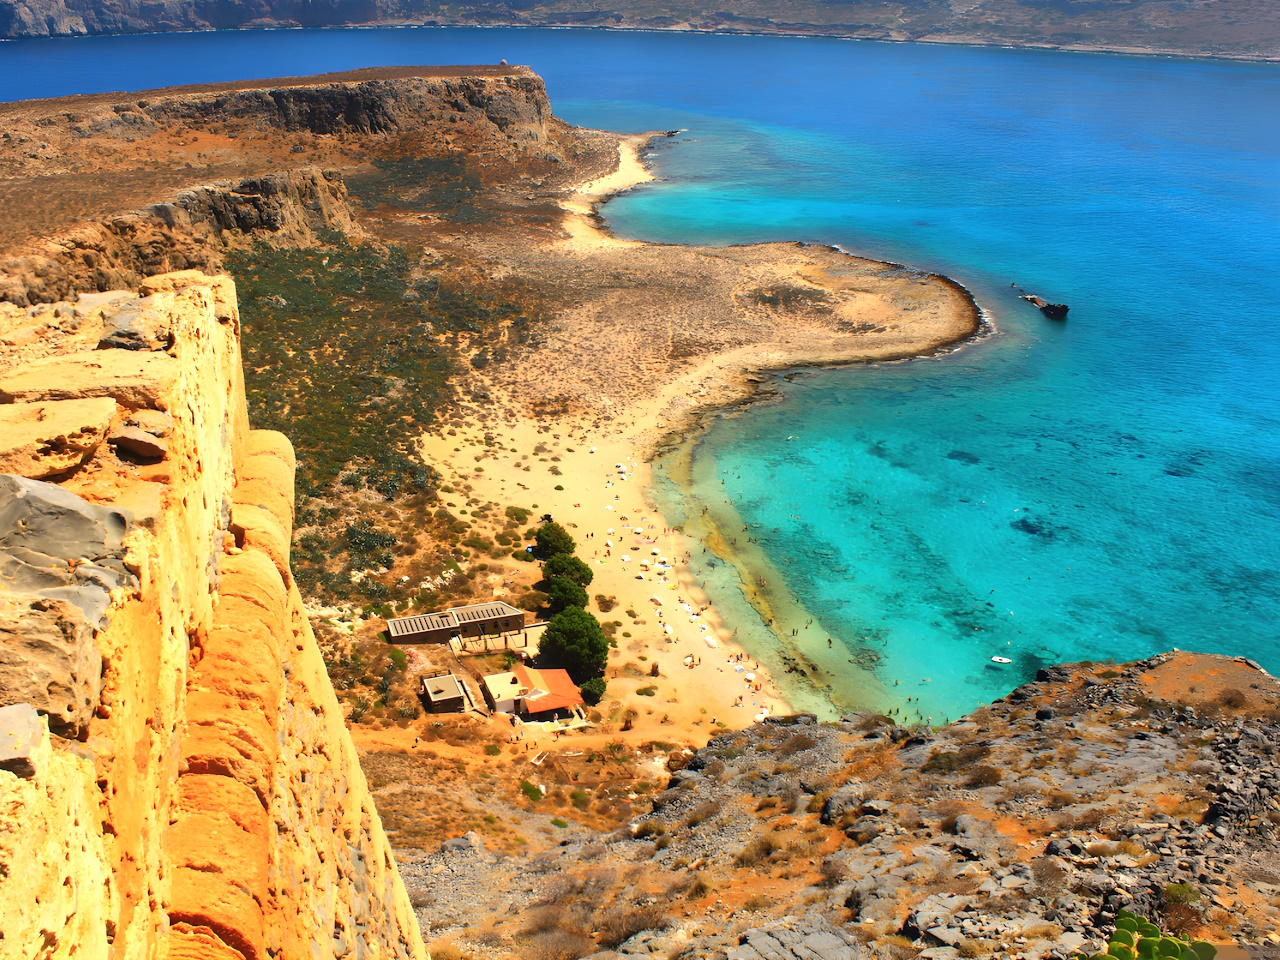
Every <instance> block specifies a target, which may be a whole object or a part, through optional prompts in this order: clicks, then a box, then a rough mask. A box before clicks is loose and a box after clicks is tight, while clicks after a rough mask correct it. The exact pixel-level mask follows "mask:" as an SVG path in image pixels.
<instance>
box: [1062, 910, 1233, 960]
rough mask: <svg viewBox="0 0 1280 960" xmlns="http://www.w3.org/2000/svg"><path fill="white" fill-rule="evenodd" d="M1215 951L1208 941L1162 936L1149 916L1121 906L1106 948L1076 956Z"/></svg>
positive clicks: (1134, 958)
mask: <svg viewBox="0 0 1280 960" xmlns="http://www.w3.org/2000/svg"><path fill="white" fill-rule="evenodd" d="M1217 955H1218V949H1217V947H1215V946H1214V945H1213V944H1211V943H1207V942H1205V941H1204V940H1186V939H1179V938H1177V937H1168V936H1165V935H1164V934H1162V933H1161V931H1160V928H1159V927H1157V926H1156V925H1155V924H1154V923H1152V922H1151V921H1150V920H1147V919H1144V918H1143V917H1138V916H1134V915H1133V914H1132V913H1129V912H1128V911H1127V910H1121V911H1120V913H1119V915H1118V916H1117V917H1116V932H1115V933H1114V934H1113V935H1112V937H1111V940H1110V942H1109V943H1108V944H1107V952H1106V953H1095V954H1079V955H1077V956H1076V958H1075V960H1213V958H1214V957H1216V956H1217Z"/></svg>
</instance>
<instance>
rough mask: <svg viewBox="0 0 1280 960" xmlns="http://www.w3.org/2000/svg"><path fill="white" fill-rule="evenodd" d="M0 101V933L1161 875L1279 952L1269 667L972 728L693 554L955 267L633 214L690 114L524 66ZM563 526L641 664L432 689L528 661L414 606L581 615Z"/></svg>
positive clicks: (566, 949) (68, 944)
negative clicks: (920, 706)
mask: <svg viewBox="0 0 1280 960" xmlns="http://www.w3.org/2000/svg"><path fill="white" fill-rule="evenodd" d="M0 115H3V118H4V123H3V129H4V131H5V133H4V135H3V137H2V138H0V176H2V177H3V179H2V180H0V224H2V225H3V226H2V227H0V230H2V231H3V233H0V424H3V430H0V473H2V474H3V476H2V477H0V483H2V484H3V485H4V486H3V487H2V488H0V604H2V605H3V608H2V609H0V702H2V703H3V704H4V706H3V708H0V709H3V714H2V717H3V720H2V721H0V722H2V726H0V765H2V767H3V769H0V851H2V853H0V864H3V865H4V867H5V869H4V870H2V871H0V892H3V893H4V894H5V896H4V897H3V898H0V931H3V937H4V939H3V940H0V943H3V944H4V946H3V951H2V952H3V955H4V956H6V957H7V956H9V955H13V956H20V957H24V958H25V957H46V956H48V957H52V956H70V955H71V954H72V953H79V952H82V951H87V952H88V953H89V954H91V955H93V956H99V955H101V956H107V955H113V956H115V955H120V956H126V957H135V956H136V957H140V956H148V957H149V956H153V955H154V956H159V955H166V954H170V953H172V952H173V951H177V953H178V954H179V955H190V956H201V957H204V956H219V957H227V958H231V957H234V956H240V957H244V958H250V960H252V958H257V957H264V956H271V957H276V958H293V957H303V956H320V957H329V956H334V957H343V956H347V955H349V954H351V953H354V954H356V955H357V956H360V955H372V956H384V955H386V956H390V955H391V954H395V955H396V956H398V957H416V956H421V955H423V945H422V944H423V941H422V939H420V937H419V934H418V930H419V929H420V928H421V929H424V930H425V931H426V932H427V937H426V939H427V940H428V941H430V942H431V949H432V954H433V955H434V956H436V957H437V958H439V957H449V956H453V957H460V956H464V955H465V956H474V957H495V958H497V957H508V956H516V957H534V958H537V957H548V958H551V957H575V958H576V957H583V956H588V955H596V956H599V957H601V958H602V960H603V958H604V957H609V956H613V955H616V954H618V953H621V954H623V955H659V956H668V957H681V956H687V957H703V956H706V957H726V956H731V957H735V958H740V960H755V958H757V957H771V958H773V957H776V958H783V960H786V958H789V957H804V958H809V957H814V956H822V957H861V956H884V957H895V958H896V957H913V956H923V957H927V958H939V960H951V958H953V957H961V956H965V957H971V956H983V955H991V956H1002V957H1014V956H1028V957H1032V956H1034V957H1039V956H1047V955H1054V956H1065V955H1066V954H1067V952H1068V951H1070V950H1073V949H1077V948H1083V947H1089V946H1098V945H1100V944H1101V942H1102V941H1103V939H1104V938H1105V935H1106V934H1107V933H1108V932H1109V925H1110V924H1111V923H1112V921H1113V919H1114V917H1115V915H1116V911H1117V910H1118V909H1119V908H1120V907H1122V906H1129V907H1131V908H1133V909H1135V910H1138V911H1141V912H1143V913H1145V914H1147V915H1150V916H1152V917H1154V918H1156V919H1158V920H1159V921H1160V922H1162V923H1163V924H1165V925H1166V927H1168V928H1170V929H1174V930H1176V931H1178V932H1186V933H1195V934H1199V935H1203V936H1207V937H1209V938H1211V939H1215V940H1218V941H1220V942H1225V941H1229V940H1238V941H1240V942H1244V943H1247V944H1249V945H1250V949H1252V950H1253V951H1254V952H1255V954H1257V955H1266V953H1265V952H1266V951H1268V950H1272V949H1273V945H1274V944H1276V943H1277V942H1278V941H1280V933H1277V932H1276V917H1277V915H1278V914H1280V902H1277V892H1278V891H1280V876H1278V875H1277V874H1276V871H1275V857H1274V850H1275V839H1276V831H1277V827H1278V826H1280V799H1278V798H1277V792H1278V789H1280V787H1278V784H1277V779H1276V772H1275V769H1276V768H1275V760H1276V750H1277V749H1280V728H1278V726H1277V722H1278V715H1277V709H1278V708H1280V691H1278V690H1277V686H1276V683H1275V680H1274V679H1273V678H1271V677H1269V676H1268V675H1266V674H1265V673H1264V672H1263V671H1261V670H1259V669H1258V668H1257V667H1256V666H1255V665H1253V664H1250V663H1248V662H1245V661H1236V660H1228V659H1223V658H1207V657H1202V658H1198V657H1194V656H1191V655H1185V654H1177V655H1171V656H1167V657H1160V658H1156V659H1154V660H1151V661H1147V662H1144V663H1142V664H1134V665H1111V664H1080V665H1073V666H1070V667H1063V668H1054V669H1051V670H1046V671H1045V672H1044V675H1043V676H1041V677H1040V678H1038V679H1037V681H1036V683H1035V684H1033V685H1030V686H1024V687H1021V688H1019V689H1018V690H1015V691H1013V693H1011V694H1010V695H1009V697H1008V698H1006V699H1005V700H1004V701H1002V702H1000V703H997V704H993V705H991V706H990V707H987V708H984V709H983V710H980V711H978V712H976V713H974V714H972V715H971V716H969V717H967V718H964V720H962V721H961V722H958V723H956V724H952V725H949V726H947V727H945V728H942V729H939V730H931V729H929V728H928V727H926V726H923V725H919V724H909V723H907V722H906V720H905V717H907V716H909V715H910V699H909V698H908V697H907V696H906V694H905V693H904V692H901V691H895V690H893V689H892V688H889V689H885V688H884V687H883V686H881V685H880V684H879V682H878V680H877V679H876V677H875V675H874V670H868V671H867V679H866V684H865V687H864V688H863V689H862V690H861V691H860V692H859V700H860V706H862V707H863V708H864V709H862V710H860V711H858V712H856V713H855V714H852V715H850V716H848V717H846V718H844V719H841V720H837V721H832V722H826V723H819V722H817V720H816V718H815V717H813V716H811V715H808V714H804V713H800V714H797V712H796V708H797V706H798V705H799V704H798V703H796V702H790V701H791V700H796V699H803V698H813V699H814V700H815V702H816V701H822V700H823V698H824V696H825V694H824V690H825V687H824V684H828V683H829V681H828V679H827V673H828V671H827V668H826V666H825V665H824V663H823V662H822V660H821V653H820V652H819V653H818V654H816V655H815V656H813V657H808V656H805V657H800V656H798V655H797V656H796V657H795V658H794V659H793V660H792V661H791V662H789V663H786V664H785V665H784V664H781V663H779V664H775V665H773V666H771V665H770V663H767V662H765V661H761V662H760V663H759V664H757V663H755V662H754V661H753V659H752V657H751V655H750V654H749V652H748V651H745V650H742V649H740V648H739V647H738V646H737V645H736V643H735V634H734V625H733V624H732V623H726V622H724V621H722V620H721V618H720V617H719V616H718V614H717V611H716V610H715V609H714V608H712V607H711V606H710V604H709V602H708V600H707V598H706V597H705V596H704V595H703V594H702V593H701V590H700V585H699V584H698V583H697V582H696V581H694V580H693V579H692V577H691V576H690V575H689V573H688V570H687V567H686V564H685V560H686V559H687V558H688V557H689V556H690V555H691V553H692V551H693V550H699V549H710V550H712V551H713V552H714V551H718V550H722V549H725V544H724V543H721V542H718V541H717V539H716V537H717V536H719V537H720V538H721V539H723V538H724V537H725V536H728V535H727V534H716V533H715V532H712V533H707V532H704V531H702V530H700V529H692V528H691V529H689V530H684V529H680V528H676V527H673V526H672V525H670V524H668V523H667V522H666V521H665V520H664V519H663V518H662V516H661V515H660V514H659V513H658V512H657V511H656V510H655V509H654V508H653V506H652V504H651V503H650V502H649V501H648V500H647V499H646V495H645V485H646V483H647V480H648V473H647V471H648V459H649V457H650V456H651V455H652V454H653V452H654V451H655V450H657V449H659V448H660V447H662V446H663V445H664V444H666V443H667V442H669V441H671V440H673V439H678V438H680V437H683V436H685V435H686V434H688V433H689V432H690V431H693V430H696V429H697V425H698V423H699V422H700V420H701V419H702V418H704V417H705V416H706V415H707V414H708V413H714V412H721V411H724V410H726V408H729V407H731V406H732V405H733V404H736V403H740V402H746V401H750V400H752V399H759V397H760V392H759V391H760V388H761V386H762V384H763V383H764V382H765V381H766V380H767V379H768V376H769V375H770V373H771V372H777V371H784V370H787V369H790V368H792V367H795V366H797V365H806V366H813V365H821V364H828V363H837V362H841V363H855V362H863V361H869V360H878V359H894V358H902V357H910V356H917V355H920V354H929V353H934V352H945V351H947V350H950V349H953V348H955V347H956V346H957V345H961V344H963V343H964V342H966V341H967V340H968V339H969V338H972V337H974V336H978V335H981V334H982V332H983V330H984V326H983V320H982V317H981V314H980V311H979V310H978V308H977V305H976V304H975V303H974V302H973V300H972V298H971V297H969V295H968V294H967V292H966V291H964V290H963V289H962V288H960V287H959V286H958V285H956V284H955V283H953V282H952V281H950V280H948V279H946V278H943V277H938V276H933V275H929V274H925V273H921V272H919V271H915V270H912V269H910V268H908V267H903V266H901V265H896V264H886V263H880V262H877V261H873V260H866V259H860V258H857V257H852V256H848V255H847V254H845V253H842V252H840V251H837V250H832V249H828V248H825V247H816V246H809V245H802V244H795V243H774V244H761V245H753V246H743V247H730V248H701V247H679V246H665V245H649V244H642V243H635V242H630V241H625V240H621V239H618V238H615V237H613V236H611V235H609V233H608V232H607V231H606V230H604V229H603V228H602V224H601V221H600V218H599V215H598V210H599V207H600V205H601V204H602V203H604V202H606V201H607V199H608V197H609V196H611V195H613V194H614V193H616V192H617V191H619V190H623V189H627V188H629V187H631V186H633V185H635V184H637V183H641V182H643V181H644V180H646V179H647V178H648V177H649V174H648V172H647V171H646V169H645V167H644V165H643V163H642V157H643V153H644V152H645V151H646V150H647V149H649V145H650V144H652V143H653V142H655V139H656V137H661V136H663V135H662V134H657V135H644V136H635V137H618V136H616V135H611V134H605V133H602V132H599V131H589V130H581V129H577V128H573V127H570V126H569V125H567V124H564V123H562V122H561V121H559V120H558V119H556V118H555V117H554V116H553V115H552V112H551V107H550V104H549V102H548V101H547V97H546V93H545V89H544V88H543V85H542V82H541V80H540V79H539V78H538V77H537V76H536V75H535V74H533V73H532V72H531V71H529V70H527V69H526V68H521V67H507V66H505V65H502V66H498V67H483V68H444V69H439V68H437V69H429V68H428V69H415V68H403V69H397V70H377V71H361V72H359V73H357V74H348V75H336V76H329V77H321V78H300V79H291V80H280V81H270V82H258V83H249V84H224V85H218V86H214V87H201V88H186V89H182V90H168V91H153V92H149V93H144V94H128V95H101V96H93V97H78V98H70V99H68V100H63V101H47V102H27V103H18V104H8V105H4V106H3V107H0ZM250 422H252V423H253V424H254V425H255V426H256V427H258V428H259V429H256V430H251V429H250V427H249V424H250ZM295 490H296V495H295ZM543 513H551V514H553V515H554V516H555V517H556V518H557V520H559V521H560V522H561V523H562V525H563V526H564V528H565V529H566V530H567V531H569V532H570V533H571V534H572V536H573V538H574V539H575V540H576V541H577V542H576V549H577V551H578V554H579V556H580V558H581V559H582V560H583V561H584V563H585V564H587V565H588V567H589V569H590V570H591V571H592V573H593V577H594V578H593V580H592V581H591V584H590V586H591V594H592V596H591V597H590V598H589V599H588V601H587V604H588V606H589V607H590V609H591V610H592V611H593V612H594V613H596V614H598V615H599V617H600V618H601V620H602V621H603V622H602V627H603V629H604V630H605V632H606V634H607V636H608V637H609V638H610V640H611V641H612V642H611V649H610V651H609V654H608V666H607V671H606V679H607V681H608V686H607V690H606V693H605V695H604V696H603V698H602V699H601V700H600V702H599V703H598V704H596V705H595V707H594V709H591V710H589V711H586V717H585V722H584V723H581V724H577V725H575V727H574V728H573V729H571V730H566V729H563V728H562V727H559V726H552V727H544V726H542V725H540V724H529V725H525V726H523V727H520V728H517V727H515V726H513V725H512V724H511V723H510V722H509V721H508V720H507V719H506V718H504V717H490V716H488V715H487V711H485V710H483V709H477V710H473V711H470V712H468V713H467V714H464V715H460V716H424V715H423V709H422V703H421V701H420V699H419V696H418V693H419V689H420V688H419V685H418V684H419V678H420V676H421V675H422V674H423V673H425V672H426V671H429V670H430V671H435V670H440V669H449V670H454V671H456V672H457V673H458V675H459V676H460V677H461V678H462V680H463V682H464V684H466V685H468V687H471V686H472V685H473V682H474V681H473V671H474V672H477V673H478V672H480V671H482V670H488V669H493V668H500V667H501V666H502V665H503V664H505V662H506V660H507V654H508V653H509V652H510V651H506V650H502V649H489V648H488V646H487V645H481V646H480V648H478V649H475V650H463V651H460V653H462V654H464V655H465V661H466V662H465V664H464V663H463V661H462V660H461V659H459V658H458V657H457V656H456V655H455V653H454V652H453V651H452V650H450V649H448V648H439V647H438V648H433V647H424V646H407V645H406V646H402V647H395V646H392V645H391V644H390V643H389V642H388V638H387V635H386V634H385V632H384V628H385V619H386V618H387V617H389V616H394V615H396V614H398V613H403V612H405V611H420V610H430V609H435V608H438V607H441V606H448V605H449V604H451V603H455V602H471V601H474V600H489V599H504V600H506V601H507V602H511V603H513V604H515V605H517V606H519V607H522V608H523V609H526V610H528V611H530V612H532V613H537V612H545V611H546V609H547V606H548V602H549V596H548V594H547V593H546V592H545V590H544V589H542V588H543V587H544V586H545V584H543V583H542V581H541V574H540V571H539V570H538V569H537V564H534V563H530V562H529V560H528V557H529V554H528V553H527V552H526V550H525V544H526V543H527V542H528V541H529V540H531V539H532V538H533V537H534V536H535V533H534V529H533V527H532V526H531V525H530V524H531V518H534V517H537V516H539V515H541V514H543ZM641 559H644V560H645V562H644V563H643V564H642V563H641V562H640V561H641ZM774 586H775V587H776V586H777V585H774ZM744 588H745V589H748V590H750V589H751V585H750V584H744ZM775 613H776V615H777V616H778V617H780V618H782V617H796V618H803V616H804V612H803V611H802V610H785V611H784V610H782V609H781V608H779V609H778V610H777V611H775ZM526 646H527V642H526ZM748 665H749V666H750V667H751V668H752V669H751V670H750V671H748V669H747V668H748ZM778 669H785V670H787V671H788V674H787V677H786V678H785V679H788V680H789V681H793V682H794V684H795V686H793V687H789V688H788V689H789V690H795V691H796V693H795V694H794V695H792V694H787V695H784V693H783V690H782V688H781V687H780V685H779V684H777V683H775V682H774V681H775V679H779V680H780V679H783V678H782V677H777V678H775V677H774V675H773V674H774V673H775V672H776V670H778ZM792 671H794V672H792ZM473 699H474V700H475V701H476V702H477V703H482V702H483V701H482V700H481V698H480V696H479V693H478V691H477V692H476V693H475V696H474V698H473ZM357 758H358V762H357ZM375 802H376V804H377V809H376V810H375V807H374V804H375ZM33 824H34V825H37V828H35V829H33V828H32V825H33ZM383 824H385V825H386V831H385V833H384V829H383ZM397 863H398V864H399V866H397ZM15 865H16V868H15ZM1224 956H1225V953H1224Z"/></svg>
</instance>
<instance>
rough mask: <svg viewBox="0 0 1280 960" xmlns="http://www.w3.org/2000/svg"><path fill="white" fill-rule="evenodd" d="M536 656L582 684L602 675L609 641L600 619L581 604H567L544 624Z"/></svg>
mask: <svg viewBox="0 0 1280 960" xmlns="http://www.w3.org/2000/svg"><path fill="white" fill-rule="evenodd" d="M538 655H539V660H540V661H541V663H542V665H543V666H547V667H560V668H562V669H564V670H567V671H568V672H569V676H570V677H572V678H573V682H574V683H585V682H586V681H588V680H591V679H593V678H595V677H602V676H604V668H605V665H606V664H607V663H608V662H609V641H607V640H606V639H605V637H604V631H603V630H601V629H600V621H598V620H597V619H596V618H595V617H593V616H592V615H591V614H589V613H587V611H585V610H583V609H582V608H581V607H568V608H566V609H565V610H563V611H561V612H560V613H557V614H556V615H555V616H554V617H552V618H551V621H550V622H549V623H548V624H547V629H546V630H545V631H543V634H542V641H541V642H540V643H539V645H538Z"/></svg>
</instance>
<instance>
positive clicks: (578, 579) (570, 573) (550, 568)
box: [542, 553, 595, 606]
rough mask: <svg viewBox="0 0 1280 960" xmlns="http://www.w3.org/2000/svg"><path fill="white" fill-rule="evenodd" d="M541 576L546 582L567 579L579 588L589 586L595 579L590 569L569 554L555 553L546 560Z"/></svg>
mask: <svg viewBox="0 0 1280 960" xmlns="http://www.w3.org/2000/svg"><path fill="white" fill-rule="evenodd" d="M542 575H543V576H544V577H546V578H547V579H548V580H554V579H555V578H556V577H568V578H569V579H570V580H572V581H573V582H574V583H576V584H577V585H578V586H580V587H589V586H591V581H592V580H593V579H594V578H595V574H594V573H592V572H591V568H590V567H589V566H587V565H586V563H584V562H583V561H581V560H579V559H578V558H577V557H575V556H573V554H570V553H557V554H556V555H555V556H554V557H552V558H551V559H550V560H548V561H547V562H546V563H545V564H543V567H542ZM583 606H586V604H583Z"/></svg>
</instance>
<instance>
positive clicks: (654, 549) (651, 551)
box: [649, 547, 662, 562]
mask: <svg viewBox="0 0 1280 960" xmlns="http://www.w3.org/2000/svg"><path fill="white" fill-rule="evenodd" d="M649 553H651V554H652V555H653V556H655V557H656V556H657V555H658V554H660V553H662V551H661V550H659V549H658V548H657V547H654V548H653V549H652V550H650V551H649ZM659 562H661V561H659Z"/></svg>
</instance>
